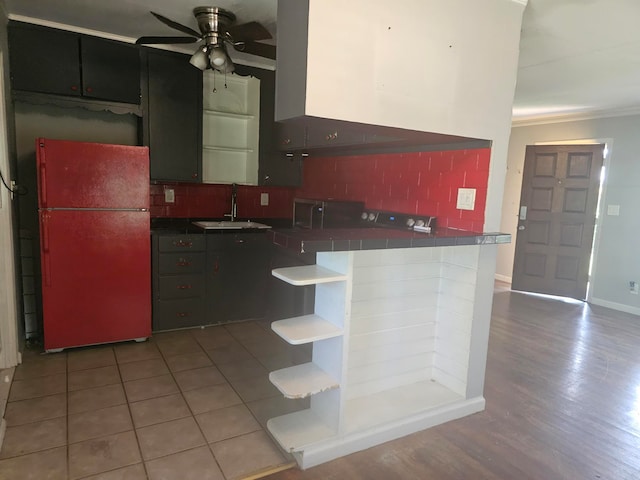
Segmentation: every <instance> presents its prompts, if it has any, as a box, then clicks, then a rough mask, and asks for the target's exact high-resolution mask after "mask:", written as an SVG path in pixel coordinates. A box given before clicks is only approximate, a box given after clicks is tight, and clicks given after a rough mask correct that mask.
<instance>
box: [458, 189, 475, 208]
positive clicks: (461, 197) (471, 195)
mask: <svg viewBox="0 0 640 480" xmlns="http://www.w3.org/2000/svg"><path fill="white" fill-rule="evenodd" d="M475 205H476V189H475V188H459V189H458V201H457V203H456V208H457V209H458V210H473V209H474V208H475Z"/></svg>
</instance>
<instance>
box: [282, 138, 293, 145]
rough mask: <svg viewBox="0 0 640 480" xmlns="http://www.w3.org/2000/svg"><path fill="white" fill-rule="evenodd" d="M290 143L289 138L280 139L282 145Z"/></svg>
mask: <svg viewBox="0 0 640 480" xmlns="http://www.w3.org/2000/svg"><path fill="white" fill-rule="evenodd" d="M290 143H291V139H290V138H285V139H284V140H282V145H289V144H290Z"/></svg>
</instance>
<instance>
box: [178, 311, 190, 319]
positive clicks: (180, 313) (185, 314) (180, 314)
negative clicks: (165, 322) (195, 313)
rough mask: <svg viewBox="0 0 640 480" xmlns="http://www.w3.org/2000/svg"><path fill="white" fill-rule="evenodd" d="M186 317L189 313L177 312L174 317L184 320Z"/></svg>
mask: <svg viewBox="0 0 640 480" xmlns="http://www.w3.org/2000/svg"><path fill="white" fill-rule="evenodd" d="M188 316H189V312H178V313H176V317H180V318H184V317H188Z"/></svg>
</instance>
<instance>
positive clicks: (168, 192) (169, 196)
mask: <svg viewBox="0 0 640 480" xmlns="http://www.w3.org/2000/svg"><path fill="white" fill-rule="evenodd" d="M175 201H176V193H175V190H174V189H173V188H165V189H164V202H165V203H175Z"/></svg>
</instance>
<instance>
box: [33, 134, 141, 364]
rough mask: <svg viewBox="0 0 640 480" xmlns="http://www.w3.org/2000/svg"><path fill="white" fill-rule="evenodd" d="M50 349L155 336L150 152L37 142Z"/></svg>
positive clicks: (46, 330)
mask: <svg viewBox="0 0 640 480" xmlns="http://www.w3.org/2000/svg"><path fill="white" fill-rule="evenodd" d="M36 156H37V166H38V213H39V219H40V257H41V266H42V304H43V305H42V306H43V323H44V348H45V350H46V351H48V352H53V351H60V350H62V349H64V348H67V347H77V346H81V345H93V344H99V343H109V342H117V341H123V340H132V339H135V340H138V341H141V340H144V339H146V338H147V337H149V336H150V335H151V260H150V237H149V233H150V232H149V228H150V226H149V151H148V148H147V147H130V146H124V145H106V144H97V143H84V142H72V141H66V140H51V139H46V138H39V139H37V140H36Z"/></svg>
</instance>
